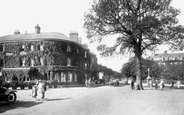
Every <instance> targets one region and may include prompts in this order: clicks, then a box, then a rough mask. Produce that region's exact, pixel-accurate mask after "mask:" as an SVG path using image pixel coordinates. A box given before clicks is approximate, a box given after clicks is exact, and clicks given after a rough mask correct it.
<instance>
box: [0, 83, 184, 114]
mask: <svg viewBox="0 0 184 115" xmlns="http://www.w3.org/2000/svg"><path fill="white" fill-rule="evenodd" d="M30 94H31V90H18V92H17V95H18V100H17V102H16V103H15V104H13V105H7V104H4V103H0V114H1V115H184V103H183V102H184V98H183V95H184V90H183V89H173V90H170V89H168V88H166V89H164V90H163V91H161V90H155V89H150V88H148V87H147V88H145V90H144V91H132V90H131V89H130V86H120V87H109V86H101V87H95V88H85V87H77V88H57V89H48V90H47V92H46V98H45V99H44V100H43V101H35V100H34V99H33V98H31V96H30Z"/></svg>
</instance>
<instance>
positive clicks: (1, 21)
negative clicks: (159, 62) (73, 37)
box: [0, 0, 184, 71]
mask: <svg viewBox="0 0 184 115" xmlns="http://www.w3.org/2000/svg"><path fill="white" fill-rule="evenodd" d="M91 1H92V0H0V36H4V35H10V34H13V32H14V31H15V30H16V29H18V30H19V31H20V32H21V33H25V32H28V33H34V32H35V30H34V26H35V25H36V24H39V25H40V27H41V32H60V33H63V34H65V35H66V36H69V33H70V32H71V31H78V33H79V36H80V37H81V38H82V40H83V43H88V41H87V38H86V34H85V32H84V30H83V23H84V13H85V11H87V9H88V8H89V4H90V2H91ZM182 3H183V0H173V3H172V5H173V6H174V7H176V8H179V9H181V14H180V16H178V18H179V21H180V24H182V25H184V21H183V20H184V7H183V4H182ZM88 46H89V47H90V48H91V50H92V51H93V52H94V53H96V54H97V56H98V63H99V64H102V65H105V66H107V67H109V68H112V69H113V70H116V71H119V70H120V68H121V67H122V64H123V63H125V62H126V61H127V60H128V56H126V57H123V56H121V57H116V58H100V56H99V55H98V53H97V52H96V49H95V48H94V47H93V46H94V45H88ZM165 48H166V47H163V46H162V47H160V52H163V51H164V50H166V49H165Z"/></svg>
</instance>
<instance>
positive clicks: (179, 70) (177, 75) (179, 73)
mask: <svg viewBox="0 0 184 115" xmlns="http://www.w3.org/2000/svg"><path fill="white" fill-rule="evenodd" d="M183 69H184V64H174V65H168V66H167V68H165V69H164V70H165V71H164V72H163V74H162V76H163V77H164V78H165V79H168V80H171V79H174V80H177V79H181V80H183V79H184V71H183Z"/></svg>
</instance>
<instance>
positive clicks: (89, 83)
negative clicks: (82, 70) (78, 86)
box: [88, 78, 91, 88]
mask: <svg viewBox="0 0 184 115" xmlns="http://www.w3.org/2000/svg"><path fill="white" fill-rule="evenodd" d="M88 87H89V88H91V78H89V79H88Z"/></svg>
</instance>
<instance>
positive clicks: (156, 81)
mask: <svg viewBox="0 0 184 115" xmlns="http://www.w3.org/2000/svg"><path fill="white" fill-rule="evenodd" d="M155 89H158V80H157V79H156V80H155Z"/></svg>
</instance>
